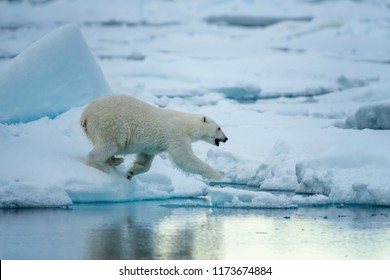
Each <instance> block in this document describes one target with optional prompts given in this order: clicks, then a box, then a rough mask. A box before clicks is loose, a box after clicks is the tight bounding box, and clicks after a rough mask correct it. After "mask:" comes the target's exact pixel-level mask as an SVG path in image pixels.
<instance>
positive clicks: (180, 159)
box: [168, 143, 225, 181]
mask: <svg viewBox="0 0 390 280" xmlns="http://www.w3.org/2000/svg"><path fill="white" fill-rule="evenodd" d="M168 152H169V155H170V157H171V159H172V161H173V162H174V163H175V164H176V165H177V166H178V167H179V168H181V169H183V170H184V171H186V172H190V173H194V174H200V175H201V176H202V177H203V178H204V179H209V180H215V181H219V180H222V179H223V177H224V175H225V174H224V173H223V172H221V171H218V170H215V169H213V168H212V167H210V166H209V165H208V164H206V163H205V162H203V161H201V160H200V159H199V158H197V157H196V156H195V155H194V153H193V151H192V147H191V143H187V144H184V143H181V144H180V145H179V146H178V147H175V148H173V149H170V150H168Z"/></svg>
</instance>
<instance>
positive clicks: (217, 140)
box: [214, 137, 228, 147]
mask: <svg viewBox="0 0 390 280" xmlns="http://www.w3.org/2000/svg"><path fill="white" fill-rule="evenodd" d="M227 140H228V139H227V137H225V138H224V139H219V138H215V140H214V141H215V146H217V147H219V143H220V142H223V143H225V142H226V141H227Z"/></svg>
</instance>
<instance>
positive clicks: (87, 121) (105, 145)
mask: <svg viewBox="0 0 390 280" xmlns="http://www.w3.org/2000/svg"><path fill="white" fill-rule="evenodd" d="M81 125H82V127H83V128H84V131H85V133H86V135H87V137H88V138H89V139H90V140H91V141H92V143H93V144H94V148H93V149H92V151H91V152H90V153H89V154H88V156H87V159H86V161H85V163H86V164H87V165H90V166H93V167H95V168H98V169H100V170H102V171H104V172H109V171H110V169H109V165H118V164H121V163H122V162H123V159H122V158H120V157H117V155H126V154H137V158H136V161H135V163H134V165H133V166H132V167H131V168H130V169H129V171H128V172H127V178H129V179H130V178H131V177H133V176H134V175H137V174H140V173H143V172H146V171H148V170H149V168H150V166H151V163H152V161H153V158H154V156H155V155H156V154H158V153H160V152H163V151H166V152H168V154H169V155H170V158H171V160H172V161H173V162H174V163H175V164H176V165H177V166H178V167H179V168H181V169H182V170H184V171H186V172H190V173H195V174H200V175H202V177H203V178H205V179H211V180H220V179H222V178H223V175H224V174H223V172H220V171H217V170H214V169H213V168H211V167H210V166H209V165H207V164H206V163H204V162H203V161H201V160H200V159H199V158H197V157H196V156H195V155H194V154H193V151H192V146H191V143H192V142H195V141H198V140H203V141H206V142H209V143H211V144H216V145H218V143H219V141H222V142H225V141H226V140H227V138H226V136H225V134H224V133H223V132H222V130H221V129H220V128H219V126H218V125H217V124H216V123H215V122H214V121H213V120H212V119H210V118H208V117H204V116H202V115H198V114H188V113H183V112H178V111H174V110H168V109H160V108H156V107H153V106H151V105H149V104H147V103H145V102H142V101H140V100H138V99H136V98H133V97H130V96H125V95H112V96H108V97H104V98H101V99H99V100H96V101H94V102H92V103H91V104H89V105H88V106H87V107H86V108H85V110H84V112H83V114H82V116H81ZM216 139H218V140H217V141H216Z"/></svg>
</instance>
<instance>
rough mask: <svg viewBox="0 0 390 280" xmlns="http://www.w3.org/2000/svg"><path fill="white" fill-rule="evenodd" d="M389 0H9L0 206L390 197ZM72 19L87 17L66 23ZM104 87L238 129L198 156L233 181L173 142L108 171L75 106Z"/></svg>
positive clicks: (379, 201) (296, 204) (248, 203)
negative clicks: (189, 164) (176, 157)
mask: <svg viewBox="0 0 390 280" xmlns="http://www.w3.org/2000/svg"><path fill="white" fill-rule="evenodd" d="M113 2H114V3H113ZM385 2H386V1H374V0H366V1H352V0H346V1H300V0H284V1H282V0H276V1H240V0H227V1H214V2H210V1H206V0H202V1H160V0H153V1H147V2H145V1H130V2H129V1H124V0H116V1H101V2H99V4H96V3H95V2H92V1H82V3H80V2H79V1H77V2H75V1H68V0H63V1H50V2H47V3H46V2H44V3H41V4H36V5H31V4H29V3H28V2H22V3H8V2H1V3H0V7H1V8H0V27H1V28H2V30H3V31H4V32H2V33H1V34H0V40H1V42H2V47H1V49H0V57H1V58H2V59H0V72H1V73H2V75H1V76H2V77H5V78H2V80H1V81H0V97H1V99H0V100H1V101H0V106H1V110H0V111H1V114H2V115H1V121H2V123H1V124H0V154H1V156H2V160H1V161H0V178H1V179H0V207H63V206H67V205H68V206H69V205H71V204H72V203H87V202H88V203H89V202H124V201H138V200H155V199H158V200H160V199H171V198H186V199H185V200H183V207H197V206H201V207H205V205H204V203H203V202H202V203H200V202H198V201H199V200H197V199H193V198H196V197H206V198H207V201H208V204H207V205H206V207H230V208H300V207H308V206H324V205H331V204H347V205H348V204H362V205H372V206H390V177H389V176H390V175H389V174H390V173H389V172H388V171H389V168H390V151H389V150H388V149H386V147H387V146H388V139H389V137H390V130H389V128H390V124H389V120H390V118H389V113H390V109H389V108H390V103H389V100H390V75H389V74H390V68H389V67H390V64H389V57H390V51H389V49H388V48H386V46H388V45H389V43H390V42H389V40H390V28H389V20H390V15H389V12H388V6H387V4H386V3H385ZM20 15H25V16H24V17H23V16H20ZM69 18H71V19H72V22H73V23H74V24H77V26H78V27H76V26H75V25H73V24H72V25H65V26H63V24H64V23H67V22H68V21H69ZM30 24H33V26H34V28H29V27H28V26H30ZM79 29H80V30H81V33H80V31H79ZM49 32H53V33H50V34H49V35H46V36H45V34H47V33H49ZM81 34H82V35H81ZM42 37H43V39H41V40H39V39H40V38H42ZM84 38H85V41H84ZM37 40H39V41H37ZM34 41H37V42H36V43H34V44H32V43H33V42H34ZM31 44H32V45H31ZM30 45H31V46H30ZM29 46H30V47H29ZM20 52H21V54H20V55H19V56H17V57H16V58H14V59H12V60H11V59H10V58H11V57H13V56H15V55H16V54H18V53H20ZM59 53H62V55H61V56H60V55H58V54H59ZM91 53H92V54H91ZM28 54H31V55H28ZM93 57H97V58H98V63H99V65H100V66H98V64H97V63H96V61H95V60H94V58H93ZM33 59H35V60H33ZM30 61H31V62H30ZM72 61H77V62H78V63H72ZM83 61H84V62H85V63H82V62H83ZM80 65H86V66H85V67H86V68H81V67H79V66H80ZM44 66H45V67H44ZM33 69H35V70H33ZM100 69H101V70H100ZM38 70H39V71H38ZM41 71H49V72H46V74H45V73H43V72H41ZM101 71H102V72H103V73H104V75H103V73H102V72H101ZM40 73H43V75H41V74H40ZM47 73H50V74H47ZM49 76H50V77H51V78H50V79H48V78H47V77H49ZM77 77H83V78H85V79H83V80H82V81H81V82H80V83H76V82H75V81H76V80H77ZM24 80H25V81H26V82H25V83H21V81H24ZM106 81H107V82H106ZM91 83H92V85H93V86H94V87H91V88H90V89H91V91H88V90H86V89H87V88H88V86H87V85H91ZM108 83H109V84H110V85H111V87H109V86H108ZM4 85H7V89H10V90H7V92H17V93H18V94H16V93H15V94H12V95H11V94H7V92H5V91H4ZM16 86H18V87H19V88H18V90H16ZM56 88H58V89H59V90H58V91H55V89H56ZM110 88H111V89H112V90H111V91H110V90H107V89H110ZM11 89H12V90H11ZM105 91H107V92H108V91H109V92H113V93H122V94H128V95H132V96H135V97H137V98H140V99H142V100H144V101H146V102H148V103H150V104H153V105H155V106H159V107H165V108H171V109H176V110H182V111H187V112H194V113H202V114H205V115H209V116H210V117H212V118H213V119H215V120H216V121H217V122H218V123H219V124H220V125H221V127H222V129H223V130H224V132H225V133H226V135H227V137H228V138H229V141H228V142H227V143H225V144H224V145H221V147H212V146H210V145H208V144H206V143H196V144H195V145H194V152H195V154H196V155H197V156H199V157H200V158H201V159H202V160H205V161H206V162H208V163H209V164H210V165H211V166H213V167H215V168H217V169H219V170H223V171H224V172H225V174H226V176H225V179H224V182H205V181H203V180H201V178H200V177H198V176H193V175H188V174H184V173H182V172H181V171H180V170H177V169H175V167H174V166H173V165H172V164H171V162H170V161H169V160H168V159H167V157H166V155H164V154H162V155H161V156H159V157H156V160H155V161H154V162H153V165H152V168H151V170H150V171H149V172H148V173H146V174H143V175H141V176H137V177H135V178H133V179H132V180H131V181H128V180H127V179H125V176H124V174H125V173H126V169H127V168H129V167H130V166H131V164H132V160H133V159H134V156H128V157H126V160H125V162H124V164H123V165H121V166H119V167H118V168H116V169H114V168H113V169H112V172H111V173H110V174H105V173H102V172H100V171H99V170H95V169H93V168H91V167H88V166H85V165H84V164H83V161H84V159H85V156H86V154H87V153H88V152H89V150H90V149H91V144H90V143H89V142H88V140H87V139H86V137H85V135H84V134H83V131H82V129H81V128H80V126H79V118H80V115H81V112H82V110H83V108H84V106H85V104H86V103H88V102H89V101H90V100H92V99H94V98H95V97H97V96H99V95H101V94H103V93H104V92H105ZM32 96H34V98H32ZM17 106H18V107H19V108H23V109H24V113H23V114H21V113H18V112H16V111H15V109H16V108H17ZM27 109H28V110H31V111H27ZM19 122H23V123H19ZM189 200H190V201H192V202H191V203H189V202H188V201H189Z"/></svg>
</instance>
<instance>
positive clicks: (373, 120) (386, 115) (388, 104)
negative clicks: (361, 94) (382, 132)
mask: <svg viewBox="0 0 390 280" xmlns="http://www.w3.org/2000/svg"><path fill="white" fill-rule="evenodd" d="M345 126H346V127H348V128H357V129H364V128H370V129H390V100H385V101H381V102H379V103H373V104H369V105H364V106H362V107H360V108H359V109H358V110H357V111H356V112H355V113H354V114H352V115H351V116H349V117H348V118H347V119H346V120H345Z"/></svg>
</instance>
